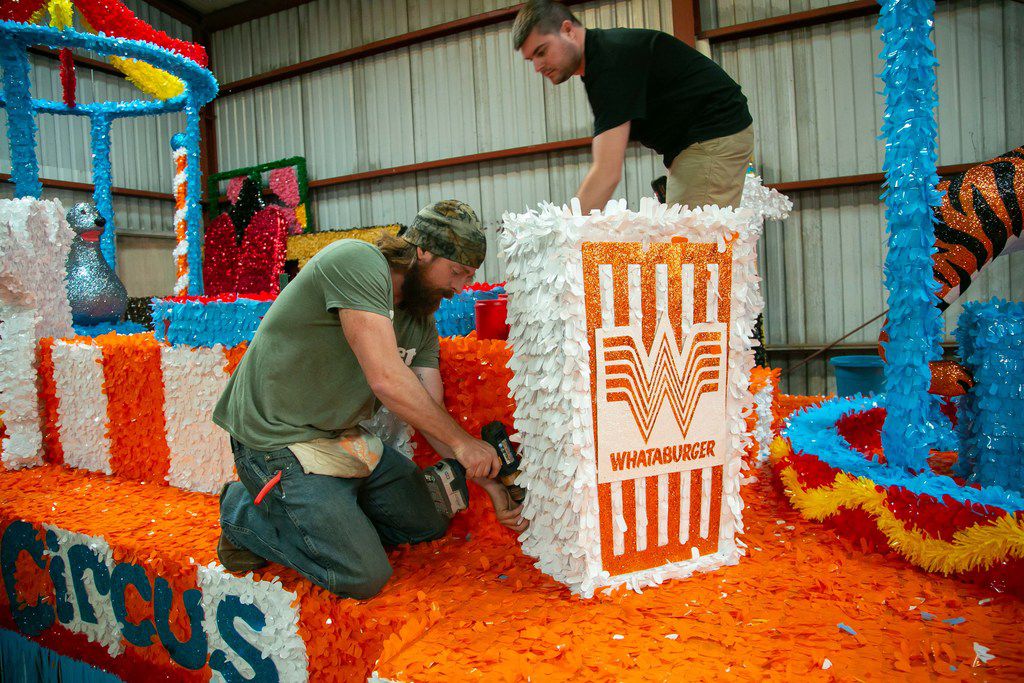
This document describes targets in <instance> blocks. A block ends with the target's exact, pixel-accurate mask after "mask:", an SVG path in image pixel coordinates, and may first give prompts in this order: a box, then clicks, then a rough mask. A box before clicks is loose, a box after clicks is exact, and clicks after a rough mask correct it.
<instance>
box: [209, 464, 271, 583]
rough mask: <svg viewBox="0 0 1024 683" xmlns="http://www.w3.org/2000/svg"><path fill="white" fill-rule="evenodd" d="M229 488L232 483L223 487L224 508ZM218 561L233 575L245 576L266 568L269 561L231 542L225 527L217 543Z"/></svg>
mask: <svg viewBox="0 0 1024 683" xmlns="http://www.w3.org/2000/svg"><path fill="white" fill-rule="evenodd" d="M228 486H230V482H229V483H227V484H224V486H223V487H221V490H220V504H221V507H223V506H224V494H225V493H227V491H228ZM217 559H218V560H220V563H221V565H223V567H224V569H227V570H228V571H229V572H231V573H233V574H245V573H248V572H251V571H255V570H257V569H260V568H261V567H265V566H266V564H267V561H266V560H264V559H263V558H262V557H260V556H259V555H257V554H256V553H254V552H252V551H251V550H246V549H245V548H239V547H238V546H237V545H235V544H234V543H232V542H231V541H229V540H228V537H227V536H226V535H225V534H224V528H223V527H221V530H220V540H218V541H217Z"/></svg>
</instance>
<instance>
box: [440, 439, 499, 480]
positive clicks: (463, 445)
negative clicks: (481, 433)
mask: <svg viewBox="0 0 1024 683" xmlns="http://www.w3.org/2000/svg"><path fill="white" fill-rule="evenodd" d="M452 455H454V456H455V459H456V460H458V461H459V462H460V463H462V466H463V467H465V468H466V476H467V477H469V478H470V479H477V478H487V479H491V480H493V479H494V477H496V476H497V475H498V470H500V469H501V461H500V460H498V454H497V453H496V452H495V450H494V446H492V445H491V444H489V443H487V442H485V441H481V440H480V439H473V438H467V439H465V440H464V441H461V442H459V443H458V444H456V445H455V446H454V447H453V448H452Z"/></svg>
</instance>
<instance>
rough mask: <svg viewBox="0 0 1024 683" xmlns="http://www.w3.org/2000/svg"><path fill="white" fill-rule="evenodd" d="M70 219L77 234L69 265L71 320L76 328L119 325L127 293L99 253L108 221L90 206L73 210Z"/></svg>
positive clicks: (72, 208)
mask: <svg viewBox="0 0 1024 683" xmlns="http://www.w3.org/2000/svg"><path fill="white" fill-rule="evenodd" d="M67 219H68V224H69V225H70V226H71V229H72V230H74V231H75V238H74V239H73V240H72V241H71V251H70V252H69V253H68V261H67V273H68V276H67V289H68V302H69V303H70V304H71V319H72V320H73V321H74V323H75V324H76V325H98V324H100V323H116V322H118V321H120V320H121V317H122V316H123V315H124V312H125V308H127V306H128V292H127V290H125V288H124V284H122V283H121V279H120V278H118V277H117V273H115V272H114V270H113V269H112V268H111V267H110V266H109V265H108V264H107V261H106V259H104V258H103V254H102V253H101V252H100V234H101V233H102V232H103V226H104V225H106V220H104V218H103V217H102V216H100V214H99V212H98V211H97V210H96V207H95V205H93V204H91V203H89V202H81V203H80V204H75V205H74V206H73V207H71V208H70V209H69V210H68V213H67Z"/></svg>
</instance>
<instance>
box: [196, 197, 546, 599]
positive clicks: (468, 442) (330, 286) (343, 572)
mask: <svg viewBox="0 0 1024 683" xmlns="http://www.w3.org/2000/svg"><path fill="white" fill-rule="evenodd" d="M486 248H487V246H486V240H485V237H484V232H483V230H482V229H481V226H480V220H479V219H478V218H477V215H476V213H475V212H474V211H473V209H471V208H470V207H469V206H467V205H466V204H463V203H462V202H459V201H455V200H447V201H442V202H437V203H436V204H433V205H431V206H428V207H426V208H424V209H423V210H422V211H420V212H419V214H417V215H416V218H415V220H414V221H413V223H412V225H411V226H410V227H409V228H407V229H404V230H403V231H402V232H401V233H400V235H399V236H398V237H392V236H386V237H384V238H383V239H382V240H381V241H379V242H378V244H377V246H374V245H371V244H368V243H366V242H362V241H359V240H340V241H338V242H335V243H333V244H331V245H329V246H327V247H325V248H324V249H323V250H321V251H320V252H319V253H318V254H317V255H316V256H314V257H313V258H312V259H311V260H310V261H309V263H308V264H306V266H305V267H304V268H303V269H302V270H301V271H300V272H299V274H298V276H297V277H296V278H295V279H294V280H293V281H292V282H291V283H289V285H288V286H287V287H286V288H285V289H284V290H282V292H281V294H280V296H278V298H277V299H276V300H275V301H274V303H273V305H272V306H271V307H270V310H269V311H268V312H267V315H266V317H265V318H264V319H263V321H262V322H261V323H260V326H259V329H258V330H257V331H256V335H255V336H254V337H253V340H252V343H251V344H250V345H249V349H248V351H247V352H246V354H245V356H244V357H243V358H242V361H241V363H239V365H238V368H237V369H236V370H235V372H234V374H232V375H231V379H230V380H229V381H228V384H227V387H226V388H225V390H224V393H223V395H222V396H221V398H220V401H219V402H218V403H217V406H216V408H215V409H214V412H213V421H214V422H215V423H216V424H217V425H219V426H220V427H222V428H224V429H225V430H226V431H227V432H228V433H229V434H230V435H231V448H232V451H233V452H234V455H235V468H236V469H237V471H238V477H239V479H241V482H232V483H229V484H227V485H225V487H224V489H223V490H222V491H221V496H220V522H221V538H220V543H219V544H218V546H217V555H218V558H219V559H220V562H221V564H223V565H224V567H225V568H226V569H228V570H229V571H234V572H244V571H250V570H253V569H258V568H259V567H261V566H262V565H264V564H266V561H268V560H270V561H273V562H277V563H279V564H283V565H285V566H288V567H291V568H292V569H295V570H296V571H298V572H299V573H300V574H302V575H304V576H305V577H306V578H308V579H309V580H310V581H312V582H314V583H316V584H318V585H320V586H323V587H324V588H326V589H327V590H329V591H331V592H332V593H335V594H337V595H340V596H342V597H352V598H358V599H367V598H370V597H372V596H374V595H376V594H377V593H378V592H379V591H380V590H381V588H383V586H384V584H385V583H386V582H387V580H388V578H389V577H390V576H391V565H390V564H389V563H388V557H387V554H386V552H385V546H396V545H401V544H405V543H421V542H424V541H431V540H434V539H437V538H440V537H441V536H443V535H444V533H445V531H446V530H447V529H448V522H449V518H450V516H451V514H452V512H453V511H452V509H450V508H448V509H444V505H443V503H442V502H441V501H442V500H455V499H457V498H458V496H457V495H456V496H445V495H440V496H438V495H436V494H438V493H439V491H438V489H439V487H440V488H444V487H445V486H446V485H451V482H452V479H453V477H452V475H453V469H452V468H451V467H449V466H447V465H446V464H445V463H441V467H442V469H441V470H435V471H427V472H426V473H424V472H421V471H420V469H419V468H418V467H417V466H416V465H415V464H414V463H413V462H412V461H411V460H409V459H408V458H406V457H405V456H403V455H402V454H400V453H399V452H397V451H395V450H394V449H392V448H390V447H388V446H385V445H383V444H382V443H381V441H380V439H379V438H377V437H376V436H374V435H372V434H370V433H368V432H367V431H366V430H364V429H363V428H361V427H360V422H362V421H363V420H366V419H369V418H370V417H371V416H372V415H373V414H374V412H375V411H376V409H377V407H378V406H379V404H380V403H383V404H384V405H385V406H387V408H388V409H389V410H390V411H391V412H392V413H394V414H395V415H397V416H398V417H399V418H401V419H402V420H404V421H406V422H407V423H409V424H410V425H412V426H413V427H415V428H416V429H418V430H419V431H420V432H421V433H422V434H424V435H425V436H426V437H427V439H428V440H429V441H430V443H431V444H432V445H433V446H434V448H435V449H436V450H437V451H438V452H439V453H440V454H441V455H442V457H444V458H455V459H456V460H458V461H459V462H460V463H461V464H462V465H463V466H464V467H465V469H466V475H467V476H469V477H473V478H475V481H476V482H477V483H478V484H480V485H481V486H482V487H484V489H485V490H486V491H487V493H488V494H489V496H490V497H491V500H492V502H493V504H494V507H495V512H496V513H497V515H498V519H499V521H501V523H502V524H504V525H506V526H508V527H509V528H511V529H514V530H516V531H523V530H524V529H525V528H526V523H525V521H524V520H523V519H522V516H521V512H522V510H521V508H515V509H511V510H510V509H509V507H510V506H509V505H508V498H507V495H506V493H505V489H504V486H502V484H501V483H500V482H498V481H496V480H495V479H493V477H494V476H495V475H496V474H497V472H498V469H499V466H500V463H499V461H498V457H497V454H496V453H495V451H494V448H493V447H491V446H490V445H488V444H487V443H484V442H483V441H480V440H479V439H474V438H473V437H471V436H470V435H469V434H467V433H466V432H465V431H463V430H462V428H461V427H459V425H458V424H457V423H456V422H455V420H453V419H452V418H451V416H450V415H449V414H448V413H447V411H446V410H445V409H444V404H443V397H444V391H443V387H442V385H441V373H440V371H439V370H438V351H439V345H438V338H437V327H436V325H435V324H434V312H435V311H436V310H437V308H438V306H439V305H440V303H441V299H442V298H446V297H451V296H452V295H453V294H454V293H455V292H457V291H459V290H461V289H462V288H463V287H465V286H466V284H468V283H469V282H470V281H472V279H473V276H474V274H475V273H476V269H477V268H478V267H479V266H480V264H481V263H482V262H483V260H484V254H485V252H486ZM435 467H437V466H435ZM431 469H433V468H431ZM425 474H426V475H427V476H426V478H425V476H424V475H425ZM428 480H429V481H430V482H431V483H432V487H433V489H432V488H431V486H428ZM460 483H461V486H459V484H460ZM463 487H464V480H462V481H461V482H459V481H458V480H456V484H455V485H454V486H451V488H457V489H463ZM442 493H448V494H451V493H452V490H450V489H445V490H444V491H442ZM462 493H463V494H465V491H464V489H463V490H462ZM434 498H437V500H438V501H439V502H438V503H437V504H436V505H435V502H434Z"/></svg>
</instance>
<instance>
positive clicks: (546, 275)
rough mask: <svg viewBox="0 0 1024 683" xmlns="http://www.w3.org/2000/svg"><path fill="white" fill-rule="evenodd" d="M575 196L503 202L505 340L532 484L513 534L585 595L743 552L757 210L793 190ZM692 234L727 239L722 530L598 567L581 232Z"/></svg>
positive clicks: (635, 236) (657, 238)
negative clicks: (646, 562) (714, 545)
mask: <svg viewBox="0 0 1024 683" xmlns="http://www.w3.org/2000/svg"><path fill="white" fill-rule="evenodd" d="M572 204H573V208H572V209H570V208H569V207H566V206H561V207H559V206H555V205H553V204H542V205H540V207H539V208H538V209H537V210H530V211H527V212H526V213H523V214H513V213H506V214H505V215H504V216H503V218H502V221H503V226H504V229H503V231H502V234H501V244H502V249H503V252H504V255H505V257H506V261H507V264H506V265H507V271H506V272H507V278H508V282H507V284H506V286H505V289H506V291H507V292H508V295H509V301H508V322H509V325H510V327H511V331H510V333H509V338H508V343H509V345H510V346H511V347H512V349H513V355H512V358H511V360H510V361H509V368H510V369H511V370H512V372H513V377H512V380H511V381H510V382H509V389H510V391H511V393H512V396H513V398H514V399H515V401H516V412H515V426H516V429H517V430H518V431H519V434H520V436H521V438H522V445H521V451H520V452H521V454H522V473H521V475H520V482H521V483H522V484H523V485H524V486H525V487H526V488H527V490H528V495H527V497H526V504H525V508H524V516H525V517H526V518H528V519H529V520H530V528H529V529H528V530H527V531H526V532H524V533H523V534H522V536H520V540H521V541H522V547H523V551H524V552H526V553H527V554H529V555H531V556H533V557H535V558H537V562H536V565H537V567H538V568H539V569H540V570H541V571H543V572H545V573H546V574H549V575H550V576H552V577H553V578H555V579H556V580H558V581H560V582H562V583H564V584H565V585H567V586H568V587H569V588H570V589H571V590H573V591H574V592H576V593H578V594H580V595H582V596H584V597H590V596H592V595H593V593H594V591H595V590H596V589H598V588H600V587H603V586H604V587H608V588H609V589H611V588H614V587H617V586H621V585H624V586H627V587H629V588H631V589H633V590H637V591H639V590H641V589H642V588H644V587H647V586H653V585H657V584H660V583H661V582H663V581H665V580H666V579H671V578H684V577H686V576H689V575H691V574H692V573H693V572H695V571H708V570H711V569H714V568H716V567H719V566H722V565H724V564H735V563H737V562H738V561H739V557H740V555H741V554H742V553H743V550H742V547H741V546H742V544H740V543H738V542H737V541H736V540H735V535H736V534H739V533H741V532H742V530H743V524H742V510H743V501H742V500H741V499H740V491H739V487H740V469H741V466H742V453H743V449H744V447H745V446H746V445H747V443H748V442H749V440H750V435H749V434H748V433H747V431H746V424H745V418H746V415H748V414H749V412H750V410H751V409H752V402H753V397H752V396H751V394H750V392H749V390H748V385H749V378H750V371H751V369H752V368H753V366H754V358H753V352H752V351H751V333H752V330H753V326H754V321H755V319H756V317H757V314H758V313H759V312H760V311H761V309H762V308H763V305H764V302H763V299H762V298H761V293H760V288H759V279H758V275H757V240H758V238H759V236H760V235H761V233H762V231H763V225H764V219H765V218H773V219H781V218H784V217H785V216H786V215H787V214H788V211H789V210H791V209H792V204H791V203H790V202H789V200H788V199H787V198H786V197H785V196H783V195H781V194H779V193H778V192H776V191H774V190H769V189H766V188H764V187H763V186H762V185H761V182H760V178H756V177H754V176H748V177H747V180H746V183H745V187H744V196H743V202H742V204H741V208H739V209H731V208H730V209H722V208H719V207H717V206H707V207H703V208H696V209H693V210H688V209H683V208H682V207H680V206H678V205H674V206H671V207H669V206H666V205H664V204H659V203H657V202H656V201H655V200H653V199H650V198H644V199H642V200H641V202H640V210H639V211H638V212H633V211H629V210H627V209H626V205H625V201H624V200H614V201H611V202H609V203H608V205H607V206H606V207H605V211H604V212H603V213H599V212H593V213H591V215H589V216H583V215H582V214H581V213H580V210H579V203H578V201H577V200H575V199H574V200H573V202H572ZM676 236H683V237H686V238H687V239H689V240H690V241H692V242H705V243H714V244H717V246H718V248H719V250H724V249H725V245H726V242H727V241H730V240H731V244H732V249H733V260H734V262H733V273H732V277H733V281H732V300H731V312H732V317H733V321H732V329H731V330H730V335H729V339H730V344H729V354H728V363H729V377H730V382H729V386H728V387H727V392H728V394H727V396H728V398H727V410H728V416H727V417H728V422H729V432H730V434H731V443H730V444H729V447H728V448H727V449H726V450H727V455H726V461H725V464H724V477H723V491H722V515H721V527H720V528H721V538H720V543H719V552H718V553H716V554H715V555H709V556H703V557H702V556H697V557H696V558H695V559H691V560H688V561H684V562H677V563H672V564H667V565H664V566H661V567H657V568H654V569H650V570H645V571H640V572H636V573H632V574H626V575H620V576H615V577H612V576H610V575H609V573H608V572H606V571H604V570H603V569H602V567H601V539H600V527H599V518H598V500H597V466H596V462H595V456H594V443H593V416H592V408H591V402H590V360H589V348H588V344H587V337H586V317H585V301H584V290H583V259H582V252H581V246H582V244H583V243H584V242H600V241H605V242H641V243H644V244H650V243H653V242H667V241H670V240H671V238H673V237H676Z"/></svg>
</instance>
